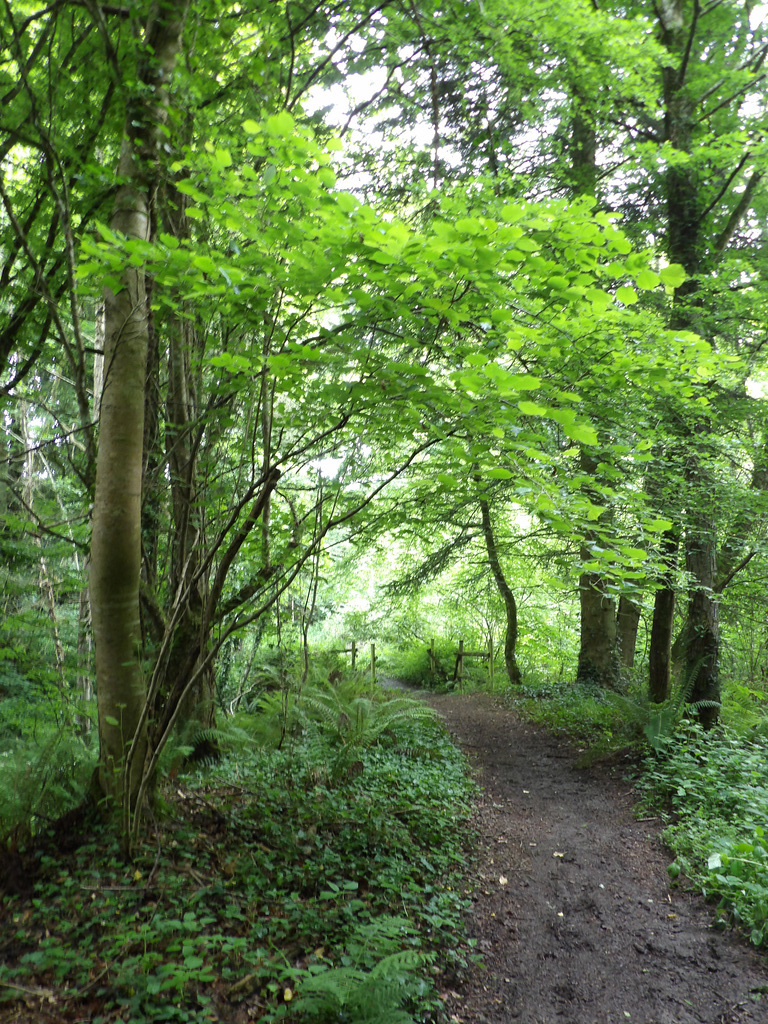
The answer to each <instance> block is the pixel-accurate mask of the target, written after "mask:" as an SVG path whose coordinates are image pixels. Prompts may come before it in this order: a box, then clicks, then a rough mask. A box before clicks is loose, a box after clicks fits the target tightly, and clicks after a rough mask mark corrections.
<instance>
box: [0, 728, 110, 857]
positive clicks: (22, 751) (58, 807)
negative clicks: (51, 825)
mask: <svg viewBox="0 0 768 1024" xmlns="http://www.w3.org/2000/svg"><path fill="white" fill-rule="evenodd" d="M95 763H96V753H95V751H92V750H90V749H89V748H88V747H87V746H86V745H85V743H84V742H83V740H82V739H81V738H80V737H78V736H75V735H73V734H72V733H71V732H70V731H69V730H64V729H63V730H61V731H57V732H54V733H51V734H50V735H49V736H48V737H47V738H45V739H44V740H43V741H42V742H39V741H38V742H35V741H27V742H24V741H19V742H17V743H16V744H15V745H14V746H13V747H12V748H11V749H10V750H6V751H5V752H4V753H3V754H0V837H2V838H3V839H5V838H7V837H8V836H9V835H17V836H18V835H19V834H20V833H21V834H24V833H27V834H31V833H34V832H35V831H36V830H37V829H38V827H39V826H40V824H41V823H42V822H48V821H52V820H54V819H56V818H58V817H60V816H61V815H62V814H63V813H64V812H65V811H67V810H69V809H70V808H72V807H75V806H76V805H77V804H79V803H80V802H81V801H82V800H83V799H84V798H85V796H86V794H87V790H88V783H89V780H90V777H91V775H92V773H93V769H94V767H95Z"/></svg>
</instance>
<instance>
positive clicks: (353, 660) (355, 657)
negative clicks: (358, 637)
mask: <svg viewBox="0 0 768 1024" xmlns="http://www.w3.org/2000/svg"><path fill="white" fill-rule="evenodd" d="M356 661H357V644H356V643H355V641H354V640H353V641H352V668H354V667H355V662H356Z"/></svg>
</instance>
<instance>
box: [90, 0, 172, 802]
mask: <svg viewBox="0 0 768 1024" xmlns="http://www.w3.org/2000/svg"><path fill="white" fill-rule="evenodd" d="M188 5H189V0H164V2H158V3H157V4H155V5H154V6H153V9H152V11H151V12H150V17H149V20H148V24H147V29H146V32H145V36H144V40H143V43H144V47H145V53H146V57H145V60H144V62H143V65H142V67H141V68H140V72H139V87H140V88H139V89H138V90H137V94H136V96H135V99H134V100H133V102H131V103H130V104H129V109H128V115H127V118H126V125H125V137H124V140H123V145H122V149H121V153H120V159H119V164H118V168H117V175H118V180H119V181H120V182H121V185H120V186H119V188H118V190H117V194H116V198H115V211H114V214H113V216H112V221H111V227H112V229H113V230H114V231H115V232H118V233H119V234H121V235H123V236H124V237H126V238H127V239H129V240H131V239H137V240H141V241H145V240H147V239H149V237H150V226H151V223H152V211H151V208H152V203H153V200H154V194H155V191H156V187H157V179H158V159H159V154H160V152H161V149H160V147H161V145H162V143H163V142H164V141H165V134H164V131H163V128H164V125H165V123H166V121H167V114H168V110H167V105H168V83H169V81H170V78H171V75H172V73H173V70H174V67H175V64H176V58H177V55H178V52H179V49H180V46H181V35H182V30H183V24H184V18H185V16H186V12H187V8H188ZM121 284H122V288H121V289H120V290H119V291H118V292H116V293H115V292H113V291H112V290H110V289H108V290H107V291H106V292H105V297H104V301H105V344H104V386H103V392H102V398H101V415H100V425H99V448H98V455H97V460H96V492H95V497H94V510H93V536H92V541H91V572H90V588H91V590H90V592H91V611H92V618H93V633H94V641H95V648H96V685H97V691H98V705H99V743H100V770H99V783H100V787H101V790H102V792H104V793H105V794H106V795H109V796H112V797H115V798H118V799H119V800H121V801H122V802H123V803H128V802H132V801H133V800H135V797H136V794H137V793H138V790H139V786H140V783H141V778H142V775H143V771H144V760H145V755H146V749H147V736H146V725H145V724H144V725H142V718H143V711H144V704H145V700H146V696H147V694H146V685H145V681H144V675H143V672H142V664H141V657H140V650H141V620H140V613H139V580H140V574H141V485H142V466H143V454H144V446H143V438H144V404H145V381H146V368H147V349H148V341H149V310H148V307H147V287H146V278H145V274H144V272H143V271H142V269H141V268H140V267H132V266H130V265H126V267H125V269H124V271H123V273H122V275H121ZM145 721H146V719H144V722H145ZM129 751H130V770H129V771H126V770H125V766H126V760H127V758H128V755H129Z"/></svg>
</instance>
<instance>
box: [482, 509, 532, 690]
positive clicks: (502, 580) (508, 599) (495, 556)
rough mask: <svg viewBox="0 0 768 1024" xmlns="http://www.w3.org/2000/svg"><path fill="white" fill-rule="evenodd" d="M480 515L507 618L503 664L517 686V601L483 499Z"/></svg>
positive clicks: (489, 559)
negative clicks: (502, 563) (505, 572)
mask: <svg viewBox="0 0 768 1024" xmlns="http://www.w3.org/2000/svg"><path fill="white" fill-rule="evenodd" d="M480 514H481V516H482V524H483V538H484V539H485V550H486V551H487V552H488V562H489V564H490V566H491V572H492V573H493V578H494V580H495V582H496V588H497V590H498V591H499V594H500V596H501V599H502V601H503V602H504V610H505V612H506V617H507V632H506V637H505V639H504V663H505V665H506V667H507V675H508V676H509V681H510V683H512V684H513V685H514V686H517V685H519V684H520V683H521V682H522V681H523V677H522V675H521V673H520V667H519V665H518V664H517V632H518V627H517V601H516V600H515V595H514V594H513V593H512V588H511V587H510V585H509V583H508V582H507V578H506V576H505V575H504V571H503V569H502V568H501V562H500V561H499V551H498V547H497V545H496V537H495V536H494V532H493V523H492V521H491V510H490V508H489V506H488V502H487V501H486V499H485V498H481V499H480Z"/></svg>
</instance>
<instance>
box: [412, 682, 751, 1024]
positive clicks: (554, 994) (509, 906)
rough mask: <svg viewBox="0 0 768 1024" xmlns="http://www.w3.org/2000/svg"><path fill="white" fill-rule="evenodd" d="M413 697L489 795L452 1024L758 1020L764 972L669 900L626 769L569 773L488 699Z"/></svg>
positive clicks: (678, 895) (693, 906) (561, 749)
mask: <svg viewBox="0 0 768 1024" xmlns="http://www.w3.org/2000/svg"><path fill="white" fill-rule="evenodd" d="M421 696H423V697H424V698H425V700H426V701H427V702H428V703H429V704H430V705H431V706H433V707H434V708H435V709H436V710H437V711H438V712H439V713H440V714H441V715H442V716H443V717H444V718H445V720H446V723H447V725H448V728H449V729H450V731H451V733H452V734H453V735H454V737H455V738H456V739H457V741H458V742H459V743H460V745H461V746H462V747H463V748H464V750H465V751H466V752H467V754H468V756H469V758H470V760H471V762H472V764H473V765H474V768H475V770H476V771H477V774H478V781H479V782H480V784H481V786H482V788H483V795H482V797H481V799H480V801H479V805H478V808H477V813H476V825H477V827H478V830H479V834H480V840H481V843H480V851H479V860H478V864H477V876H478V880H477V890H476V899H475V902H474V905H473V908H472V910H471V911H470V918H469V932H470V934H471V935H472V936H474V937H475V938H476V939H477V944H478V948H479V951H480V953H481V954H482V957H483V961H484V967H482V968H480V969H478V970H477V971H476V972H475V974H474V975H473V977H472V978H471V979H470V980H469V982H468V983H467V984H465V985H463V986H462V987H461V992H460V993H451V994H449V996H448V1009H449V1012H450V1013H451V1014H452V1015H453V1020H454V1021H455V1022H456V1024H508V1022H515V1024H745V1022H748V1021H749V1022H755V1024H766V1022H768V995H766V994H763V996H762V999H760V996H759V994H758V992H759V990H761V989H762V990H764V992H765V991H768V961H766V960H764V959H761V958H760V957H759V956H758V955H757V954H756V953H755V952H754V951H753V950H751V949H749V948H748V947H747V946H746V945H743V944H741V943H740V942H739V941H738V940H737V939H736V938H735V937H734V936H733V935H731V934H729V933H726V932H721V931H715V930H713V928H712V926H711V925H712V914H711V908H708V907H707V905H706V904H705V903H704V902H703V900H702V899H701V898H699V897H697V896H695V895H694V894H692V893H690V892H686V891H685V890H684V889H681V888H672V887H670V884H669V878H668V875H667V871H666V867H667V863H668V861H669V857H668V855H667V854H666V852H665V851H664V848H663V845H662V843H661V841H660V839H659V831H660V824H659V823H658V822H656V821H653V822H648V821H646V822H642V821H638V820H637V819H636V818H635V817H634V816H633V813H632V806H633V803H634V800H635V798H634V796H633V793H632V792H631V789H630V785H629V783H627V782H626V781H624V780H623V779H622V777H621V772H620V771H617V772H615V773H611V772H609V771H607V770H599V771H598V770H584V769H579V768H577V767H576V762H577V759H578V753H577V751H575V750H574V749H573V748H572V747H571V746H569V745H568V744H567V743H565V742H563V741H561V740H559V739H556V738H554V737H552V736H551V735H549V734H547V733H546V732H544V731H542V730H540V729H537V728H536V727H534V726H532V725H529V724H526V723H522V722H520V720H519V719H518V718H517V717H516V716H515V714H514V713H513V712H512V711H510V710H509V709H508V708H506V707H505V706H504V705H503V704H502V703H501V702H500V701H499V700H498V699H496V698H494V697H492V696H490V695H488V694H467V695H440V696H435V695H426V694H421ZM756 999H757V1000H758V1001H756Z"/></svg>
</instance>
